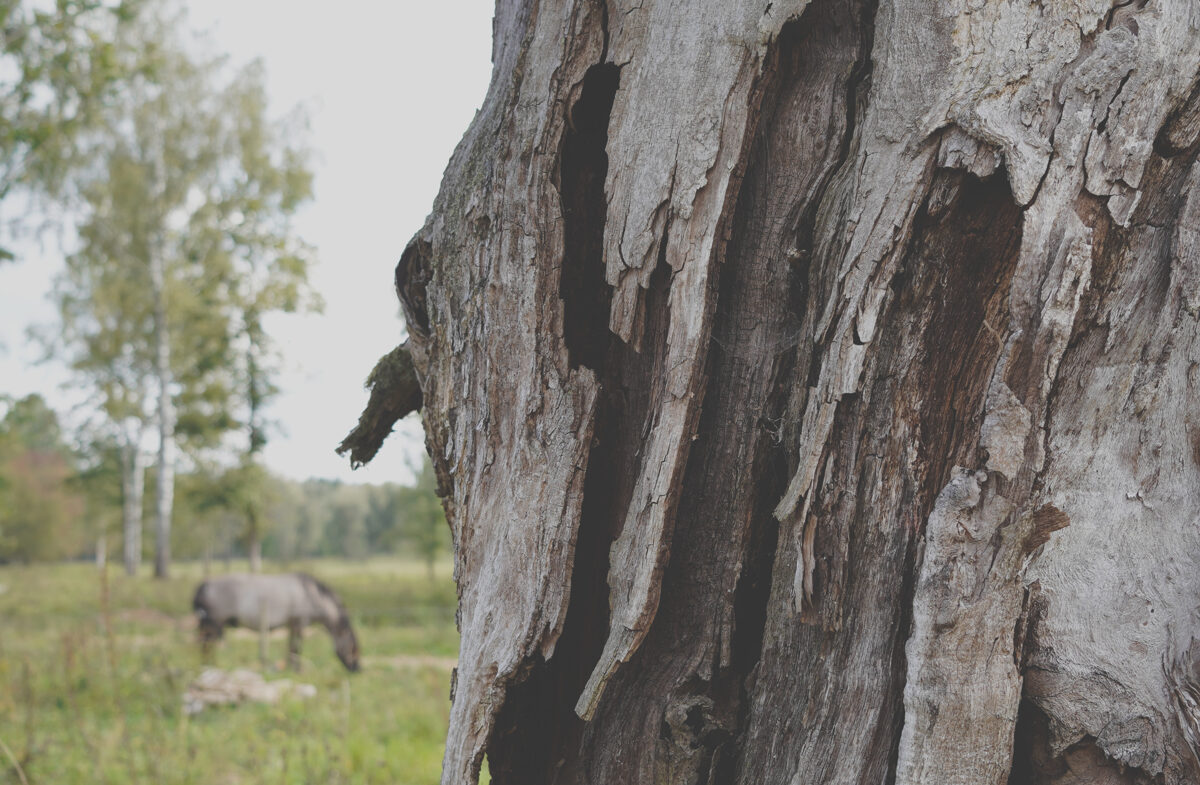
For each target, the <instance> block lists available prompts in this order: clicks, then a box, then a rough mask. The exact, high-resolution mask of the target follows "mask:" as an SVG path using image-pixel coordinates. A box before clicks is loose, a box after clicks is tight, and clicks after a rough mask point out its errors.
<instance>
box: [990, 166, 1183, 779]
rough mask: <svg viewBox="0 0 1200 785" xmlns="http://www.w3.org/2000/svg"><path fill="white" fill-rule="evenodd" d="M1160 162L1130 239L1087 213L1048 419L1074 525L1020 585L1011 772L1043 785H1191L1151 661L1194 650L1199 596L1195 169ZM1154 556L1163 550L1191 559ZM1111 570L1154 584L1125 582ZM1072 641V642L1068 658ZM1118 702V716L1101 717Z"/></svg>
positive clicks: (1058, 488) (1061, 497) (1043, 488)
mask: <svg viewBox="0 0 1200 785" xmlns="http://www.w3.org/2000/svg"><path fill="white" fill-rule="evenodd" d="M1158 150H1159V154H1156V155H1154V156H1152V157H1151V159H1150V160H1149V162H1148V164H1147V167H1146V170H1145V173H1144V175H1143V177H1142V183H1143V187H1144V188H1145V192H1146V194H1147V198H1146V199H1144V200H1143V201H1142V202H1141V203H1140V204H1139V205H1138V206H1137V208H1136V209H1135V210H1134V212H1133V213H1132V215H1131V216H1130V217H1129V220H1128V225H1127V226H1121V225H1119V224H1117V223H1116V222H1115V221H1113V220H1112V218H1111V216H1110V214H1109V213H1108V211H1107V210H1106V209H1105V207H1104V205H1103V203H1101V202H1100V201H1099V200H1083V201H1081V204H1080V216H1081V219H1082V220H1084V222H1085V223H1086V224H1088V225H1089V226H1092V227H1093V233H1092V238H1093V266H1092V285H1091V287H1090V289H1089V291H1088V293H1087V295H1086V296H1085V297H1084V298H1083V299H1082V302H1081V304H1080V310H1079V317H1078V318H1077V320H1076V324H1075V329H1074V331H1073V333H1072V335H1071V339H1070V342H1069V344H1068V346H1067V348H1066V350H1065V351H1064V356H1063V359H1062V362H1061V364H1060V370H1059V373H1058V376H1059V379H1060V382H1059V383H1058V384H1057V385H1056V386H1055V388H1054V391H1053V395H1052V397H1051V399H1050V400H1049V402H1048V403H1047V407H1046V408H1047V415H1046V424H1045V428H1046V430H1047V433H1048V434H1050V435H1051V436H1050V437H1049V438H1048V439H1047V441H1046V452H1047V458H1046V466H1045V469H1044V470H1043V472H1042V474H1041V477H1040V488H1039V495H1040V497H1041V498H1045V499H1049V500H1053V502H1054V503H1055V504H1056V505H1057V506H1059V507H1061V508H1062V509H1063V510H1064V512H1065V513H1066V514H1067V515H1069V516H1070V518H1071V520H1072V525H1071V527H1070V528H1068V529H1066V530H1064V531H1063V532H1061V533H1060V534H1057V535H1055V537H1054V538H1053V539H1052V540H1051V541H1050V543H1048V544H1047V546H1046V547H1045V549H1044V552H1043V553H1042V554H1041V556H1040V557H1039V558H1038V559H1037V560H1036V561H1035V562H1034V563H1033V564H1032V565H1031V568H1030V578H1031V579H1032V580H1036V581H1037V582H1038V585H1039V586H1040V587H1041V592H1040V595H1039V597H1040V602H1041V603H1042V605H1043V608H1044V609H1043V612H1042V614H1041V618H1040V620H1039V623H1038V624H1037V625H1036V626H1035V627H1034V628H1032V629H1031V631H1030V634H1029V644H1028V646H1027V648H1028V649H1029V653H1028V655H1027V657H1026V659H1025V661H1024V666H1025V668H1026V669H1027V673H1026V680H1025V685H1024V695H1023V698H1024V708H1023V710H1022V716H1021V720H1020V722H1019V724H1018V730H1019V734H1018V739H1019V741H1020V742H1021V743H1020V744H1019V745H1018V746H1017V748H1016V749H1015V751H1014V764H1013V765H1014V772H1016V771H1019V770H1021V771H1027V772H1029V773H1030V776H1029V779H1028V781H1029V782H1033V783H1036V785H1042V783H1047V784H1049V783H1061V782H1069V781H1070V780H1069V779H1068V773H1067V769H1068V768H1070V769H1071V770H1078V771H1080V772H1086V773H1089V776H1093V777H1094V778H1096V779H1099V778H1100V777H1101V776H1105V777H1108V780H1106V781H1112V782H1120V783H1143V782H1167V783H1177V782H1191V781H1194V778H1195V776H1196V771H1197V769H1196V764H1195V759H1194V755H1193V752H1192V750H1191V749H1190V747H1189V743H1188V741H1187V739H1186V732H1185V731H1183V729H1182V728H1181V727H1180V725H1179V723H1178V721H1177V720H1176V718H1175V711H1174V706H1173V704H1172V700H1173V695H1172V692H1171V690H1172V687H1171V682H1170V680H1167V687H1166V689H1165V690H1164V689H1163V685H1162V683H1161V682H1160V681H1159V680H1160V678H1162V677H1160V676H1159V673H1161V672H1162V671H1163V670H1164V669H1168V670H1169V668H1170V666H1171V664H1172V663H1171V662H1170V656H1169V654H1164V653H1163V652H1162V651H1161V650H1159V647H1162V646H1163V643H1162V642H1163V641H1164V640H1165V641H1166V651H1167V652H1168V653H1169V652H1176V651H1187V650H1188V649H1189V647H1190V645H1191V640H1192V639H1193V636H1194V635H1195V632H1194V627H1193V623H1192V621H1191V617H1190V613H1191V609H1192V608H1193V607H1194V602H1195V601H1194V598H1195V596H1196V592H1198V591H1200V580H1198V579H1197V576H1196V572H1195V560H1194V559H1193V558H1192V557H1191V555H1190V554H1192V553H1194V552H1195V551H1194V550H1192V549H1193V548H1195V547H1198V546H1200V542H1198V540H1200V536H1198V534H1197V532H1196V530H1195V525H1194V510H1195V509H1197V506H1198V505H1200V494H1198V492H1197V490H1196V485H1195V479H1194V478H1195V472H1196V471H1197V468H1198V467H1200V461H1198V460H1197V459H1196V451H1195V434H1196V425H1195V424H1196V423H1197V422H1200V406H1198V405H1197V403H1196V397H1195V393H1194V389H1195V386H1196V380H1195V375H1194V370H1193V369H1194V367H1195V360H1194V358H1195V357H1196V352H1197V351H1198V350H1200V329H1198V327H1197V321H1196V318H1197V314H1198V313H1200V310H1198V309H1197V307H1196V303H1197V296H1196V294H1195V292H1196V291H1198V289H1197V287H1196V282H1197V281H1200V273H1198V272H1197V271H1198V270H1200V264H1198V263H1197V260H1198V259H1200V246H1198V245H1197V242H1196V236H1197V233H1196V229H1195V227H1196V226H1197V217H1198V216H1200V209H1198V205H1200V200H1198V199H1197V198H1196V197H1195V195H1194V194H1195V192H1196V191H1195V189H1196V185H1197V184H1198V183H1200V167H1198V165H1197V157H1198V156H1197V146H1196V145H1195V144H1194V142H1193V144H1192V145H1190V146H1187V147H1176V148H1163V147H1159V148H1158ZM1163 152H1166V153H1169V154H1170V155H1169V156H1168V157H1164V156H1162V155H1161V153H1163ZM1181 195H1182V198H1181ZM1095 412H1108V413H1110V415H1109V416H1106V417H1104V418H1103V419H1101V418H1097V417H1095V416H1094V414H1093V413H1095ZM1167 423H1175V424H1176V425H1175V426H1171V425H1168V424H1167ZM1157 429H1161V433H1158V435H1156V436H1154V437H1148V435H1149V434H1150V433H1151V432H1155V431H1156V430H1157ZM1081 451H1086V455H1087V459H1086V460H1084V461H1082V462H1080V461H1077V460H1076V459H1075V456H1078V455H1080V454H1081ZM1100 478H1103V479H1102V480H1100ZM1098 480H1100V481H1098ZM1146 542H1155V543H1165V542H1173V543H1175V544H1176V545H1175V546H1173V547H1175V548H1181V551H1182V552H1183V553H1186V554H1188V555H1187V556H1183V557H1181V556H1180V555H1179V551H1176V552H1175V553H1172V554H1167V553H1164V552H1160V551H1158V549H1157V548H1150V549H1148V550H1146V549H1145V547H1144V545H1145V543H1146ZM1133 543H1140V544H1141V546H1139V547H1133ZM1181 543H1188V544H1187V545H1183V546H1181V545H1180V544H1181ZM1118 567H1119V568H1120V569H1121V570H1123V571H1124V573H1125V574H1126V575H1129V576H1153V580H1146V579H1141V578H1131V577H1126V578H1124V579H1121V578H1118V577H1117V576H1118V575H1121V574H1122V573H1121V572H1118V571H1117V568H1118ZM1097 598H1104V601H1102V602H1096V599H1097ZM1085 631H1086V635H1084V634H1083V633H1084V632H1085ZM1066 641H1074V643H1072V644H1070V650H1069V651H1070V654H1069V655H1067V656H1064V653H1063V652H1064V644H1065V642H1066ZM1156 665H1158V667H1157V668H1156V667H1155V666H1156ZM1113 695H1118V696H1119V698H1120V699H1119V700H1116V701H1113V702H1111V703H1109V704H1108V705H1105V704H1103V703H1097V702H1096V701H1097V700H1098V699H1100V696H1113ZM1022 725H1027V727H1022Z"/></svg>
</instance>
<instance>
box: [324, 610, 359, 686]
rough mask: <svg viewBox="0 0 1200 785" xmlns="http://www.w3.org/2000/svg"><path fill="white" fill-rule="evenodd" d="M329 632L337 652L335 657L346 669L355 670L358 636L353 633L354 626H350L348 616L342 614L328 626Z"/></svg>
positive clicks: (357, 666)
mask: <svg viewBox="0 0 1200 785" xmlns="http://www.w3.org/2000/svg"><path fill="white" fill-rule="evenodd" d="M329 634H330V635H332V636H333V650H334V651H335V652H336V653H337V657H338V659H339V660H341V661H342V664H343V665H345V666H346V669H347V670H351V671H357V670H358V668H359V665H358V638H357V637H356V636H355V634H354V628H353V627H351V626H350V617H349V616H346V615H344V612H343V615H342V616H341V617H340V618H338V620H337V621H336V622H334V624H333V625H332V626H330V628H329Z"/></svg>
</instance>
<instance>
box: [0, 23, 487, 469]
mask: <svg viewBox="0 0 1200 785" xmlns="http://www.w3.org/2000/svg"><path fill="white" fill-rule="evenodd" d="M187 7H188V9H189V14H190V18H191V24H192V26H193V27H196V28H199V29H207V30H209V31H210V33H211V36H212V38H213V40H214V42H215V45H216V48H218V49H220V50H224V51H226V52H228V53H229V54H230V55H231V57H232V58H233V60H234V62H235V63H242V62H246V61H249V60H251V59H253V58H255V57H260V58H262V60H263V61H264V62H265V64H266V70H267V77H268V89H269V91H270V97H271V101H272V104H273V105H272V111H273V112H274V113H276V114H279V115H281V114H283V113H285V112H286V111H287V110H289V109H290V108H291V107H292V106H294V105H296V104H298V103H299V104H303V105H305V106H306V107H307V108H308V110H309V116H310V119H311V130H312V133H311V136H310V142H311V145H312V147H313V149H314V150H315V151H316V160H315V162H314V163H315V170H316V187H315V191H316V197H315V199H314V200H313V202H312V203H311V204H310V205H309V206H308V207H307V208H306V209H305V210H304V212H303V213H302V214H301V215H300V217H299V219H298V221H297V223H296V228H297V233H298V234H299V235H300V236H301V237H303V238H304V239H305V240H307V241H308V242H310V243H312V244H313V245H315V246H316V248H317V252H318V257H319V261H318V264H317V266H316V268H315V269H314V270H313V271H312V277H311V280H312V283H313V284H314V285H315V286H316V288H317V289H318V290H319V291H320V292H321V293H322V295H323V296H324V298H325V303H326V307H325V312H324V314H322V315H317V316H305V317H281V318H280V319H278V320H277V321H276V322H274V324H273V327H272V329H273V333H274V335H275V337H276V339H277V340H278V342H279V345H280V347H281V348H282V349H283V352H284V362H285V368H286V370H285V372H284V374H283V375H282V377H281V378H280V380H279V381H280V387H281V388H282V389H283V393H282V394H281V395H280V396H279V398H278V399H277V400H276V402H275V403H274V405H273V407H272V416H273V417H274V419H275V420H277V421H278V422H279V423H280V425H281V427H282V429H283V431H284V432H283V433H279V434H276V435H275V436H274V437H273V439H272V440H271V442H270V443H269V444H268V445H267V449H266V452H265V460H266V462H267V464H268V466H269V467H270V468H271V469H272V470H274V471H276V472H279V473H281V474H283V475H285V476H288V477H292V478H296V479H304V478H307V477H327V478H338V479H342V480H345V481H348V482H387V481H397V480H404V479H406V478H407V477H408V470H407V468H406V460H407V459H409V458H415V457H418V456H419V455H420V451H421V450H422V449H423V447H422V445H421V435H420V433H421V429H420V425H419V423H418V422H417V421H416V417H415V416H410V417H409V418H408V419H407V420H405V421H404V423H403V424H401V425H400V426H399V427H398V428H397V432H396V433H395V434H394V435H393V436H392V437H391V438H390V439H389V440H388V441H387V442H386V443H385V444H384V447H383V449H382V450H381V451H380V453H379V455H378V456H377V457H376V459H375V460H374V461H373V462H372V463H371V465H369V466H367V467H365V468H363V469H359V470H358V471H356V472H353V473H352V472H351V471H350V468H349V465H348V462H347V461H345V460H344V459H342V458H339V457H338V456H336V455H335V454H334V452H333V448H334V447H335V446H336V445H337V443H338V442H339V441H340V440H341V438H342V437H343V436H345V434H346V432H347V431H348V430H349V429H350V428H351V427H352V426H353V425H354V423H355V421H356V420H357V417H358V413H359V412H360V411H361V410H362V407H363V405H364V404H365V402H366V393H365V392H364V391H363V389H362V381H363V380H364V379H365V378H366V375H367V373H368V372H369V371H370V370H371V367H372V366H373V365H374V363H375V361H376V360H377V359H378V358H379V357H380V356H381V355H383V354H384V353H385V352H387V351H389V350H390V349H391V348H392V347H394V346H395V345H396V344H397V343H398V342H399V340H400V338H401V336H402V330H403V327H402V322H401V321H400V318H399V315H398V306H397V303H396V297H395V294H394V292H393V289H392V271H393V268H394V267H395V264H396V260H397V259H398V258H399V256H400V252H401V251H402V250H403V249H404V245H405V243H407V241H408V239H409V238H410V237H411V236H412V235H413V233H414V232H415V231H416V230H417V229H418V228H420V226H421V224H422V223H423V222H424V220H425V216H426V215H427V214H428V212H429V209H430V207H431V206H432V203H433V197H434V196H435V195H436V193H437V188H438V184H439V182H440V181H441V176H442V170H443V169H444V167H445V165H446V162H447V161H448V160H449V158H450V154H451V152H452V151H453V150H454V146H455V145H456V144H457V143H458V140H459V139H460V138H461V137H462V134H463V132H464V131H465V130H466V128H467V125H468V124H469V123H470V121H471V118H472V117H473V116H474V114H475V110H476V109H477V108H478V106H479V104H480V103H481V102H482V100H483V97H484V94H485V92H486V89H487V83H488V78H489V76H490V74H491V62H490V59H491V31H492V11H493V3H492V0H456V2H419V1H418V0H390V1H389V0H340V1H339V2H337V3H329V2H321V3H318V2H304V1H303V0H302V1H301V2H295V3H280V2H278V0H190V1H189V2H187ZM58 256H59V254H58V252H57V251H56V250H54V249H53V248H51V247H47V248H46V254H45V256H44V258H42V259H37V258H32V259H26V260H25V261H23V262H19V263H17V264H6V265H3V266H0V346H3V347H5V349H3V350H0V393H5V394H10V395H15V396H20V395H25V394H27V393H30V392H41V393H42V394H44V395H46V396H47V398H48V399H50V401H51V402H52V403H53V404H54V405H56V406H66V405H67V403H68V402H69V401H70V392H69V390H67V391H63V390H62V389H61V385H62V384H63V382H64V381H65V380H66V376H65V373H64V371H63V370H62V369H61V368H57V367H54V366H46V365H35V364H34V358H35V352H33V350H32V347H29V346H27V345H26V340H25V337H24V335H25V333H24V331H25V329H26V327H27V326H29V325H30V324H32V323H42V324H46V323H51V322H52V321H53V317H54V312H53V309H52V308H51V306H50V305H49V302H48V300H47V293H48V291H49V286H50V281H51V279H52V277H53V275H54V273H55V272H56V270H57V269H58V267H59V266H60V264H61V262H60V261H59V260H58Z"/></svg>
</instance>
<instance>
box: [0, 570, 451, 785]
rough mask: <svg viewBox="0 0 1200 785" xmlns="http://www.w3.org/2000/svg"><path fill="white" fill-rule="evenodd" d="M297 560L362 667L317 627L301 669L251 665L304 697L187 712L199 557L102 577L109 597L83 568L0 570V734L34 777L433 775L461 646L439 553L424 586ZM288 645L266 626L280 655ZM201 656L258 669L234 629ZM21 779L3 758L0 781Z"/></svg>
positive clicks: (195, 659)
mask: <svg viewBox="0 0 1200 785" xmlns="http://www.w3.org/2000/svg"><path fill="white" fill-rule="evenodd" d="M235 566H236V567H237V568H239V569H244V567H245V565H244V564H239V565H235ZM301 566H302V567H303V568H304V569H305V570H307V571H309V572H311V573H313V574H314V575H316V576H318V577H319V578H321V579H322V580H323V581H326V582H328V583H329V584H330V585H331V586H332V587H334V589H335V590H337V591H338V592H339V594H340V595H341V596H342V598H343V600H345V603H346V606H347V608H348V609H349V611H350V613H351V615H352V616H353V618H354V622H355V625H356V627H357V631H358V635H359V639H360V645H361V647H362V652H363V670H362V671H361V672H360V673H357V674H353V675H347V674H346V672H345V670H344V669H343V668H342V666H341V665H340V664H339V663H338V661H337V660H336V659H335V657H334V654H333V647H332V644H331V643H330V640H329V637H328V636H327V635H325V633H324V632H322V631H319V630H317V629H315V628H314V629H311V630H310V632H309V635H307V636H306V641H305V644H304V650H303V655H304V670H303V671H302V672H301V673H300V674H299V675H294V674H290V673H267V674H264V675H265V676H266V678H268V679H274V678H281V677H282V678H292V679H298V680H300V681H302V682H305V683H309V684H313V685H314V686H316V688H317V694H316V696H314V697H312V698H308V699H288V700H284V701H282V702H280V703H278V704H275V705H263V704H251V703H246V704H242V705H238V706H230V707H225V708H219V709H209V710H206V711H205V712H203V713H201V714H199V715H196V716H194V717H187V716H185V715H184V714H183V712H182V701H181V696H182V693H183V691H184V690H185V689H186V687H187V685H188V684H189V683H190V681H191V680H192V679H194V678H195V677H196V676H197V675H198V674H199V672H200V670H201V663H200V658H199V652H198V649H197V646H196V643H195V638H194V632H193V631H192V630H191V629H190V627H189V625H188V624H187V623H186V622H188V620H189V616H190V611H191V594H192V592H193V591H194V589H195V586H196V584H197V582H198V581H199V580H200V579H201V577H202V575H201V573H200V571H199V566H198V565H181V566H180V567H179V568H178V569H177V570H176V571H175V574H174V576H173V577H172V578H171V579H168V580H165V581H155V582H149V581H139V580H132V579H126V578H119V577H116V576H115V575H114V576H113V577H112V578H110V583H109V592H108V594H109V600H108V603H107V608H106V607H105V604H104V603H103V602H102V598H103V596H104V595H103V593H102V585H101V581H100V574H99V572H98V571H97V570H96V569H95V568H93V567H91V566H90V565H82V564H72V565H54V566H35V567H5V568H0V585H3V586H4V587H5V591H3V592H0V629H3V630H4V635H3V636H0V740H3V741H4V742H5V744H6V745H7V746H8V747H9V748H10V749H11V750H12V752H13V755H14V756H15V757H16V758H17V760H18V761H20V762H21V764H22V767H23V772H24V774H25V776H26V777H27V778H28V780H29V782H31V783H61V785H74V784H75V783H79V784H80V785H83V784H84V783H86V784H87V785H92V783H113V785H116V784H117V783H122V784H123V783H134V782H154V783H163V784H164V785H172V784H175V783H177V784H178V785H183V784H184V783H199V782H205V783H209V782H211V783H221V782H265V783H296V784H297V785H299V784H300V783H313V782H321V783H397V784H399V785H425V784H426V783H432V782H436V781H437V779H438V776H439V772H440V768H441V757H442V749H443V746H442V745H443V743H444V737H445V732H446V727H447V723H448V718H449V709H450V702H449V699H448V698H449V684H450V668H451V666H452V665H453V662H454V658H455V656H456V653H457V643H458V636H457V632H456V631H455V628H454V600H455V595H454V587H453V584H452V583H451V581H450V571H449V565H448V564H445V563H439V564H438V571H437V580H436V582H434V583H432V584H431V583H430V582H429V581H428V580H427V579H426V577H425V575H424V570H423V568H422V567H421V566H420V565H419V564H413V563H410V562H405V561H398V560H372V561H370V562H367V563H366V564H365V565H364V564H362V563H359V562H355V563H352V564H346V563H341V562H334V561H321V562H314V563H308V564H304V565H301ZM107 630H111V636H110V635H109V634H108V633H107V632H106V631H107ZM285 649H286V643H285V641H284V640H283V638H282V637H280V636H278V635H277V636H276V637H274V638H272V640H271V641H270V654H271V656H272V658H273V659H275V660H276V661H277V662H278V663H282V661H283V659H284V656H285ZM214 664H215V665H216V666H217V667H220V668H226V669H231V668H251V669H258V668H259V665H258V659H257V644H256V638H255V636H254V634H253V633H252V632H250V631H244V630H231V631H230V632H229V633H228V634H227V635H226V640H225V641H224V642H223V643H222V644H221V645H220V647H219V648H218V649H217V651H216V661H215V663H214ZM19 781H20V779H19V777H18V775H17V774H16V772H15V771H13V769H12V768H11V765H10V764H9V762H8V760H7V758H6V757H5V756H3V755H0V782H3V783H7V782H13V783H16V782H19Z"/></svg>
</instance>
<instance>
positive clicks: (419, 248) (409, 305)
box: [396, 238, 433, 338]
mask: <svg viewBox="0 0 1200 785" xmlns="http://www.w3.org/2000/svg"><path fill="white" fill-rule="evenodd" d="M432 278H433V246H432V245H431V244H430V243H429V242H428V241H426V240H423V239H421V238H417V239H414V240H413V241H412V242H411V243H409V245H408V247H407V248H405V249H404V253H403V254H401V255H400V261H399V263H398V264H397V265H396V295H397V296H398V297H399V298H400V305H401V307H402V308H403V309H404V321H405V323H406V324H407V326H408V330H409V332H410V333H414V334H416V335H417V336H418V337H420V338H427V337H428V336H429V304H428V302H427V300H426V297H425V290H426V288H427V287H428V286H429V281H430V280H431V279H432Z"/></svg>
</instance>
